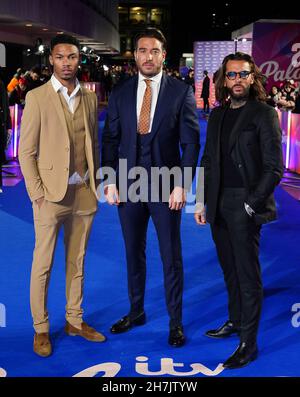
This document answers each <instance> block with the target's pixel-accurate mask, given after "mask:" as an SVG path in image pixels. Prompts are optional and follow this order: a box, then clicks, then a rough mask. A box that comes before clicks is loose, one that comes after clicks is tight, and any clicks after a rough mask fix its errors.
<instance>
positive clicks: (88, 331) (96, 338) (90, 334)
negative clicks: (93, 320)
mask: <svg viewBox="0 0 300 397" xmlns="http://www.w3.org/2000/svg"><path fill="white" fill-rule="evenodd" d="M65 332H66V333H67V334H68V335H70V336H77V335H78V336H82V337H83V338H84V339H87V340H89V341H90V342H104V341H105V340H106V338H105V336H104V335H102V334H100V332H97V331H96V330H95V329H94V328H92V327H90V326H88V325H87V323H85V322H82V323H81V329H79V328H76V327H73V325H71V324H70V323H68V321H67V322H66V326H65Z"/></svg>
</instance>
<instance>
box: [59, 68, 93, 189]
mask: <svg viewBox="0 0 300 397" xmlns="http://www.w3.org/2000/svg"><path fill="white" fill-rule="evenodd" d="M51 83H52V86H53V88H54V90H55V92H61V93H62V95H63V97H64V99H65V100H66V102H67V105H68V108H69V110H70V112H71V113H72V114H74V111H75V98H76V94H77V93H78V91H79V90H81V86H80V83H79V81H78V79H76V87H75V89H74V91H73V92H72V93H71V95H69V94H68V89H67V87H65V86H64V85H62V84H61V82H60V81H59V80H57V78H56V77H55V76H54V74H52V76H51ZM88 179H89V171H88V170H87V172H86V174H85V175H84V177H83V178H81V176H80V175H79V174H78V173H77V172H74V174H73V175H71V176H70V178H69V185H77V184H80V183H86V181H87V180H88Z"/></svg>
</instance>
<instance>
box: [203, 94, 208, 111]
mask: <svg viewBox="0 0 300 397" xmlns="http://www.w3.org/2000/svg"><path fill="white" fill-rule="evenodd" d="M202 99H203V111H204V112H209V98H208V97H204V98H202Z"/></svg>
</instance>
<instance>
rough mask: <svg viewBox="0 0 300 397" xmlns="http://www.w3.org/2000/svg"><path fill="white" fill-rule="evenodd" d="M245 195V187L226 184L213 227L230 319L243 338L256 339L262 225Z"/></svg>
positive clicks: (260, 292) (244, 340)
mask: <svg viewBox="0 0 300 397" xmlns="http://www.w3.org/2000/svg"><path fill="white" fill-rule="evenodd" d="M245 199H246V191H245V189H244V188H224V189H223V190H222V191H221V194H220V197H219V204H218V213H217V218H216V221H215V223H214V224H212V225H211V230H212V236H213V239H214V242H215V244H216V248H217V254H218V258H219V262H220V264H221V267H222V270H223V273H224V279H225V284H226V287H227V291H228V298H229V302H228V310H229V319H230V320H231V321H232V322H233V323H234V324H235V325H236V326H240V327H241V335H240V338H241V342H253V341H255V340H256V337H257V331H258V325H259V319H260V314H261V306H262V300H263V288H262V280H261V271H260V263H259V258H258V256H259V239H260V229H261V226H257V225H256V224H255V223H254V220H253V218H252V217H250V216H249V215H248V214H247V212H246V210H245V208H244V202H245Z"/></svg>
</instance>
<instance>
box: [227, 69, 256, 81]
mask: <svg viewBox="0 0 300 397" xmlns="http://www.w3.org/2000/svg"><path fill="white" fill-rule="evenodd" d="M250 74H251V72H249V70H242V71H241V72H227V73H226V74H225V76H226V77H227V78H228V80H235V79H236V78H237V75H239V78H240V79H244V80H245V79H247V78H248V77H249V75H250Z"/></svg>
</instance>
